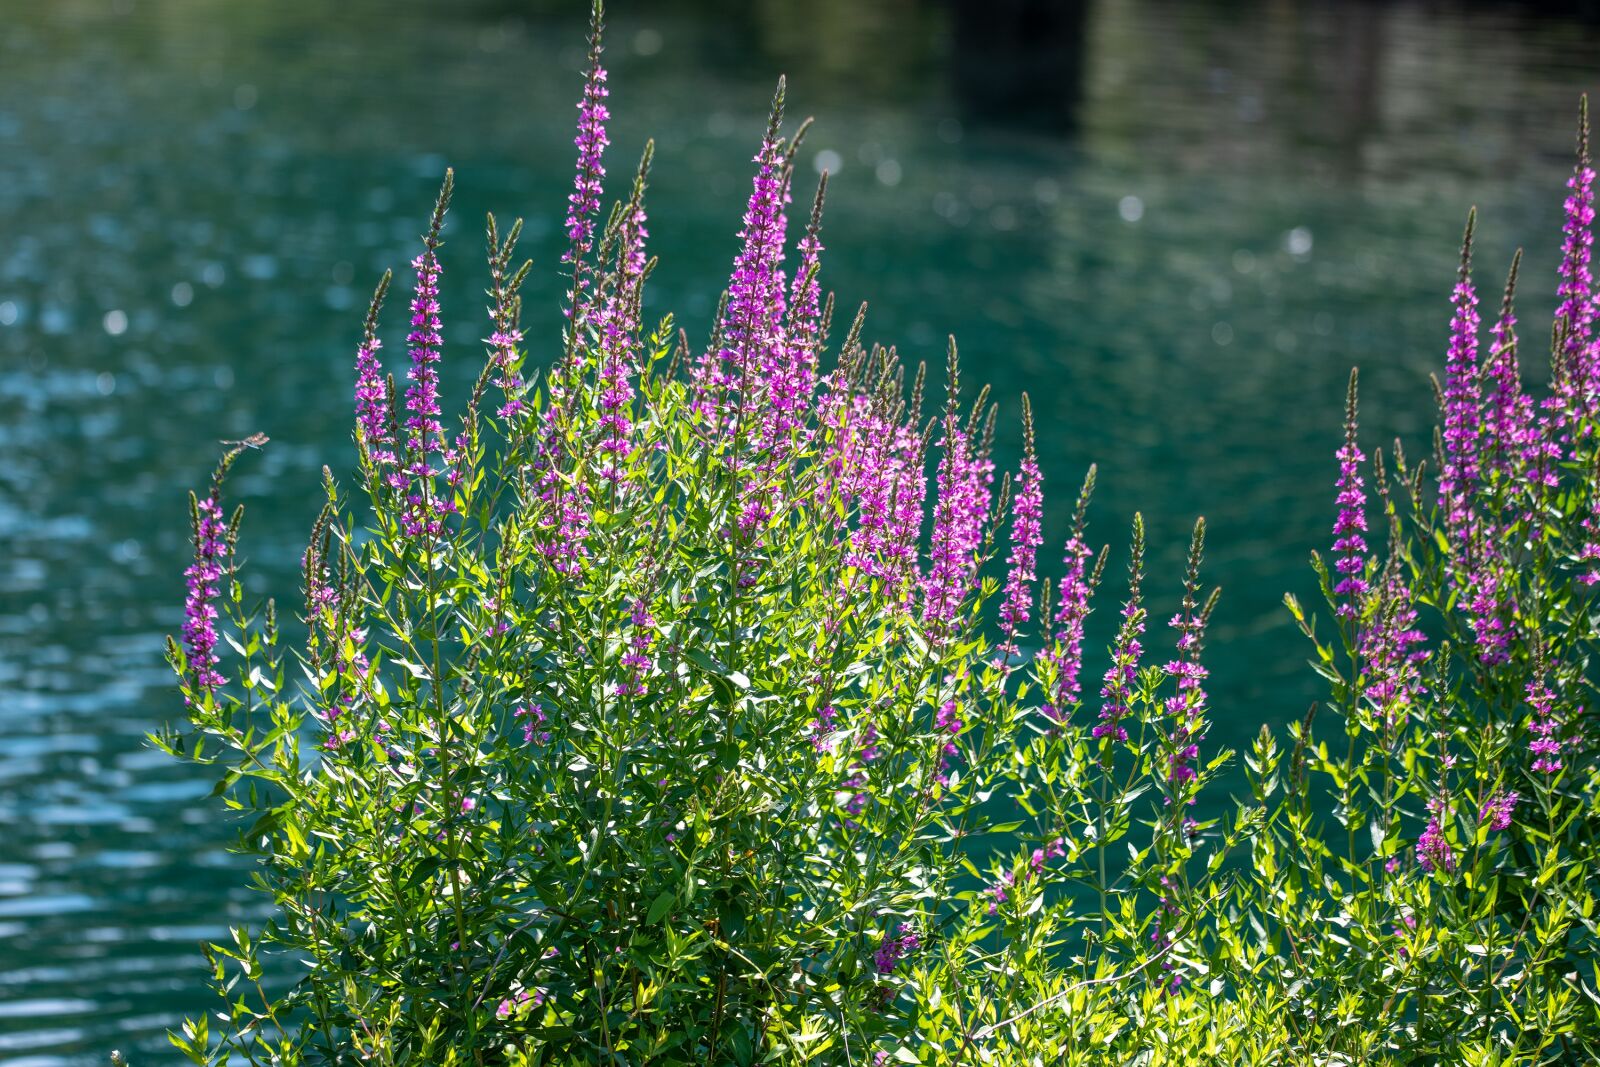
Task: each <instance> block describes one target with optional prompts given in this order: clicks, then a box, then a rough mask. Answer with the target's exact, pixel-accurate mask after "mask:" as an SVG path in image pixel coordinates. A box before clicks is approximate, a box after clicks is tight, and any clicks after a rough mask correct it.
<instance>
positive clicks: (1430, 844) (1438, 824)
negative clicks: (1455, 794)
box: [1417, 796, 1456, 874]
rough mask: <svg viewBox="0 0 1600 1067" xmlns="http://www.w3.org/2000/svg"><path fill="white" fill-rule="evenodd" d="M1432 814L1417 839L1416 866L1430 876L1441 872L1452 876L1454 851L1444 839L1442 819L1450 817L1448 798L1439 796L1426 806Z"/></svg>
mask: <svg viewBox="0 0 1600 1067" xmlns="http://www.w3.org/2000/svg"><path fill="white" fill-rule="evenodd" d="M1428 807H1429V809H1430V810H1431V812H1432V814H1431V815H1429V816H1428V825H1427V826H1426V827H1425V828H1424V829H1423V831H1422V836H1421V837H1419V838H1417V866H1419V867H1421V868H1422V869H1423V870H1425V871H1427V872H1428V873H1429V874H1432V873H1433V872H1435V871H1442V872H1443V873H1445V874H1453V873H1455V869H1456V850H1455V848H1454V847H1452V846H1451V844H1450V841H1449V839H1448V838H1447V837H1445V833H1444V819H1445V818H1448V817H1449V815H1450V801H1449V798H1447V797H1444V796H1440V797H1438V798H1436V799H1434V800H1432V801H1430V802H1429V804H1428Z"/></svg>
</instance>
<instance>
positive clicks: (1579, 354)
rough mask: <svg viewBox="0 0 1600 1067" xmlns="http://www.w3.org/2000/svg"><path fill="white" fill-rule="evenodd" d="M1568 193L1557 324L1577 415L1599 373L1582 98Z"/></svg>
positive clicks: (1590, 180) (1590, 182) (1599, 391)
mask: <svg viewBox="0 0 1600 1067" xmlns="http://www.w3.org/2000/svg"><path fill="white" fill-rule="evenodd" d="M1567 188H1568V189H1570V190H1572V193H1571V195H1570V196H1568V197H1567V200H1566V204H1565V209H1566V210H1565V220H1564V221H1563V223H1562V228H1561V232H1562V233H1563V235H1564V236H1565V240H1563V242H1562V245H1561V267H1560V276H1561V282H1560V284H1559V285H1558V286H1557V287H1556V298H1557V299H1558V300H1559V301H1560V304H1559V305H1558V306H1557V307H1556V321H1557V324H1558V331H1559V337H1560V341H1561V363H1562V377H1563V379H1564V380H1565V383H1566V384H1567V386H1568V388H1569V390H1570V391H1571V392H1570V395H1569V399H1570V400H1571V401H1572V402H1573V403H1574V405H1575V410H1576V411H1577V412H1582V413H1589V412H1590V411H1591V410H1592V408H1593V405H1594V402H1595V400H1596V397H1597V395H1600V382H1597V381H1596V376H1597V375H1600V367H1597V366H1596V363H1597V362H1600V361H1597V360H1596V358H1595V352H1594V350H1593V347H1592V345H1593V341H1594V315H1595V307H1594V278H1593V276H1592V275H1591V274H1590V271H1589V256H1590V251H1591V247H1592V245H1593V243H1594V235H1593V233H1591V232H1590V227H1591V226H1592V225H1593V224H1594V168H1593V167H1591V166H1590V164H1589V98H1588V97H1587V96H1584V97H1583V98H1582V101H1581V102H1580V104H1579V108H1578V145H1577V161H1576V163H1575V164H1574V165H1573V168H1572V177H1571V178H1569V179H1567Z"/></svg>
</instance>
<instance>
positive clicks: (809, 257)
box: [762, 171, 828, 462]
mask: <svg viewBox="0 0 1600 1067" xmlns="http://www.w3.org/2000/svg"><path fill="white" fill-rule="evenodd" d="M827 192H828V175H827V172H826V171H824V172H823V174H822V177H821V179H820V180H819V181H818V182H817V195H816V198H815V199H814V200H813V201H812V204H811V220H810V222H809V223H808V224H807V226H806V235H805V236H804V237H802V238H801V239H800V245H799V251H800V263H799V266H798V267H797V268H796V270H795V275H794V284H793V287H792V289H791V290H790V294H789V305H788V309H787V320H786V322H785V323H784V327H783V331H782V332H783V342H784V343H783V346H782V348H781V351H782V353H783V358H782V359H781V360H780V361H779V363H778V365H777V366H775V367H774V368H773V373H772V375H771V377H770V380H769V382H768V384H767V392H768V403H767V409H766V411H765V413H764V425H763V429H762V438H763V440H762V445H763V447H764V448H765V449H766V450H769V451H771V452H773V453H774V455H773V461H775V462H776V461H781V459H782V457H783V456H784V455H786V454H787V452H788V449H789V447H790V445H791V443H792V442H791V438H793V437H794V436H795V435H796V434H797V433H804V427H805V425H806V415H807V414H808V412H809V411H810V408H811V400H812V395H813V393H814V392H815V391H816V381H817V357H818V354H819V353H820V351H821V348H822V321H821V317H822V286H821V283H820V282H819V281H818V273H819V272H820V270H821V254H822V241H821V238H820V235H821V233H822V205H823V200H824V198H825V197H826V196H827Z"/></svg>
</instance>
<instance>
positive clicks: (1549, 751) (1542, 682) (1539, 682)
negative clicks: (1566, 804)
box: [1527, 664, 1566, 774]
mask: <svg viewBox="0 0 1600 1067" xmlns="http://www.w3.org/2000/svg"><path fill="white" fill-rule="evenodd" d="M1546 673H1547V672H1546V670H1545V668H1544V666H1543V664H1540V666H1539V669H1538V672H1537V673H1536V674H1535V676H1534V677H1533V678H1532V679H1531V680H1529V682H1528V688H1527V695H1528V707H1530V708H1531V709H1533V714H1532V716H1530V718H1529V722H1528V731H1529V732H1530V733H1531V734H1533V740H1531V741H1529V742H1528V751H1530V752H1532V753H1533V755H1534V761H1533V769H1534V770H1536V771H1539V772H1540V773H1542V774H1556V773H1557V772H1559V771H1560V770H1561V768H1562V767H1563V765H1564V764H1563V763H1562V759H1561V750H1562V749H1563V748H1565V747H1566V743H1565V741H1563V740H1562V737H1561V728H1562V722H1561V715H1560V713H1558V712H1557V711H1556V706H1555V705H1556V695H1555V693H1554V692H1552V691H1551V689H1550V686H1549V685H1548V683H1547V682H1546Z"/></svg>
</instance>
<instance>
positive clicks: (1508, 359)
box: [1483, 248, 1542, 487]
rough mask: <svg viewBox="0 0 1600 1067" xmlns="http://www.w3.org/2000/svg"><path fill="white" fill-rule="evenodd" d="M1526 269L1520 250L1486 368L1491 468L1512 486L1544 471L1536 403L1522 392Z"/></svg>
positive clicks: (1486, 431) (1508, 279) (1486, 429)
mask: <svg viewBox="0 0 1600 1067" xmlns="http://www.w3.org/2000/svg"><path fill="white" fill-rule="evenodd" d="M1521 265H1522V250H1521V249H1520V248H1519V249H1518V250H1517V253H1516V255H1515V256H1513V257H1512V259H1511V271H1510V273H1509V274H1508V275H1507V276H1506V290H1505V296H1504V298H1503V299H1502V300H1501V302H1500V317H1499V318H1498V319H1496V320H1495V324H1494V326H1493V327H1491V328H1490V331H1489V332H1490V335H1491V336H1492V337H1493V338H1494V348H1493V349H1492V351H1491V352H1490V353H1489V360H1488V365H1487V367H1486V370H1487V374H1488V379H1489V381H1491V382H1492V383H1493V392H1491V393H1490V394H1489V404H1488V411H1487V414H1486V416H1485V419H1484V426H1483V429H1484V437H1485V439H1486V444H1487V451H1488V454H1489V457H1490V460H1489V462H1490V465H1491V469H1492V470H1493V471H1494V472H1495V473H1496V474H1497V475H1498V476H1499V478H1500V481H1501V483H1502V484H1503V485H1506V486H1508V487H1509V486H1510V485H1511V484H1512V481H1513V479H1514V478H1515V477H1516V476H1517V475H1518V474H1519V473H1520V472H1521V471H1522V470H1524V469H1530V468H1537V467H1538V466H1539V460H1540V451H1541V445H1542V437H1541V435H1540V433H1539V428H1538V425H1537V424H1536V423H1535V421H1534V410H1533V401H1532V399H1531V398H1530V397H1529V396H1528V395H1527V394H1526V393H1524V392H1523V391H1522V370H1521V367H1520V366H1519V365H1518V360H1517V314H1516V306H1515V303H1514V301H1515V298H1516V291H1517V271H1518V269H1519V268H1520V267H1521Z"/></svg>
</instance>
